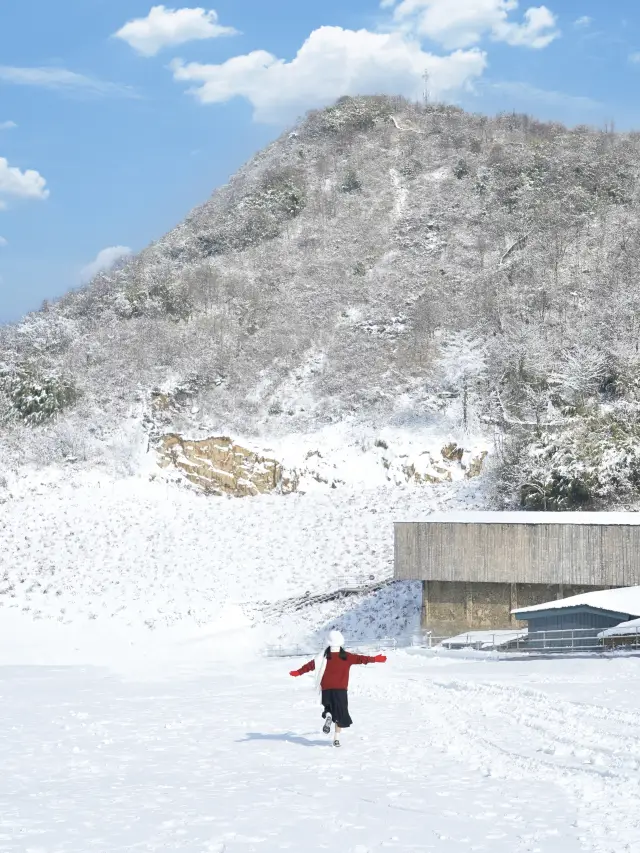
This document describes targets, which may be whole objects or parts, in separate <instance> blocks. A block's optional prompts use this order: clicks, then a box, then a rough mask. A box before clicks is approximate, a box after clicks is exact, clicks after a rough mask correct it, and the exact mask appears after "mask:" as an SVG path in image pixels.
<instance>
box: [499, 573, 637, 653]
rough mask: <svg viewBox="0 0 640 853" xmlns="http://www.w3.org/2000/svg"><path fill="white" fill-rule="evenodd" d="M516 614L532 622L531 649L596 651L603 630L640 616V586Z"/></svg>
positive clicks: (514, 612)
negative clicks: (588, 649) (569, 648)
mask: <svg viewBox="0 0 640 853" xmlns="http://www.w3.org/2000/svg"><path fill="white" fill-rule="evenodd" d="M513 615H514V616H515V618H516V619H517V620H519V621H525V620H526V621H527V623H528V627H529V635H528V641H527V645H528V646H529V648H541V647H544V648H567V647H568V646H571V647H573V648H594V647H597V646H598V645H599V643H598V636H599V634H600V633H601V632H602V631H605V630H606V629H608V628H613V627H614V626H616V625H619V624H620V623H621V622H626V621H628V620H630V619H633V618H634V617H635V616H638V615H640V586H636V587H627V588H623V589H605V590H598V591H596V592H587V593H584V594H583V595H573V596H570V597H569V598H563V599H559V600H557V601H550V602H547V603H544V604H537V605H535V606H533V607H522V608H518V609H516V610H514V611H513Z"/></svg>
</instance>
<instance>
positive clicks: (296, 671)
mask: <svg viewBox="0 0 640 853" xmlns="http://www.w3.org/2000/svg"><path fill="white" fill-rule="evenodd" d="M315 668H316V662H315V660H310V661H309V663H305V665H304V666H301V667H300V669H294V670H293V672H290V673H289V675H292V676H293V677H294V678H297V677H298V676H299V675H304V674H305V672H313V670H314V669H315Z"/></svg>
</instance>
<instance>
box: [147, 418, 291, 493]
mask: <svg viewBox="0 0 640 853" xmlns="http://www.w3.org/2000/svg"><path fill="white" fill-rule="evenodd" d="M158 453H159V456H160V460H159V464H160V467H162V468H168V467H169V466H174V467H175V468H176V469H178V470H179V471H182V472H183V473H184V475H185V476H186V478H187V479H188V480H189V481H190V482H191V483H193V484H194V485H196V486H198V487H199V488H201V489H202V490H203V491H205V492H206V493H208V494H212V495H234V496H235V497H246V496H247V495H258V494H266V493H268V492H273V491H276V490H277V491H281V492H283V493H288V492H293V491H295V490H296V483H295V481H294V480H292V479H289V478H287V477H285V476H283V470H282V466H281V465H280V464H279V463H278V462H277V461H276V460H275V459H267V458H265V457H264V456H260V455H259V454H257V453H254V452H253V451H252V450H247V448H245V447H241V446H240V445H238V444H234V443H233V441H232V439H230V438H226V437H224V436H223V437H215V438H206V439H203V440H202V441H190V440H188V439H185V438H182V437H181V436H179V435H175V434H171V435H165V436H163V438H162V439H161V440H160V444H159V447H158Z"/></svg>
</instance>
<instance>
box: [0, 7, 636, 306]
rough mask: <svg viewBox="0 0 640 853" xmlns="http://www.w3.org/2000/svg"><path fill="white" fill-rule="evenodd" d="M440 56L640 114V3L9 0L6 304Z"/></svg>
mask: <svg viewBox="0 0 640 853" xmlns="http://www.w3.org/2000/svg"><path fill="white" fill-rule="evenodd" d="M152 9H153V11H152ZM636 54H637V55H636ZM425 69H428V70H429V75H430V84H429V85H430V88H431V89H432V90H433V92H432V94H433V95H434V96H436V95H437V96H439V97H442V98H444V99H446V100H450V101H455V102H456V103H459V104H461V105H462V106H464V107H466V108H469V109H472V110H476V111H482V112H488V113H493V112H496V111H499V110H505V109H508V110H510V109H515V110H518V111H526V112H530V113H532V114H535V115H538V116H540V117H544V118H553V119H559V120H563V121H566V122H568V123H580V122H585V123H592V124H596V125H602V124H603V123H604V122H605V121H610V120H614V121H615V123H616V126H617V127H618V128H620V129H624V128H629V127H640V107H638V106H637V96H636V93H637V91H638V84H639V83H640V8H639V7H638V6H637V0H617V2H615V3H612V4H603V3H602V0H548V2H547V4H546V5H541V4H538V3H536V2H533V3H528V2H526V0H524V2H523V0H521V2H520V3H519V4H518V3H516V2H515V0H384V2H382V4H381V3H380V0H349V2H345V0H323V2H316V0H304V2H301V0H271V2H269V3H267V2H265V0H217V2H215V3H214V5H212V6H209V5H208V4H205V7H204V8H199V4H197V3H194V4H189V3H188V2H186V3H184V4H181V3H178V2H168V3H167V4H166V5H165V6H156V7H154V5H153V2H149V0H146V2H145V1H144V0H60V2H58V3H51V2H50V0H20V2H19V3H18V2H15V0H0V322H6V321H11V320H15V319H18V318H19V317H20V316H21V315H22V314H24V313H25V312H27V311H29V310H33V309H35V308H38V307H39V306H40V304H41V302H42V300H43V299H45V298H47V299H51V298H55V297H56V296H58V295H60V294H62V293H64V292H65V291H66V290H68V289H69V288H72V287H77V286H79V284H80V283H81V282H82V280H83V276H84V277H85V278H86V276H87V275H88V272H87V268H91V265H92V263H93V264H94V266H93V268H94V269H95V268H96V264H95V263H94V262H95V261H96V259H97V258H98V256H100V262H99V263H98V264H97V266H99V265H100V263H104V264H106V263H107V262H108V261H109V260H113V258H114V257H117V255H118V253H119V252H121V251H123V250H124V248H125V247H126V248H130V249H131V250H133V251H137V250H139V249H141V248H143V247H144V246H145V245H146V244H147V243H149V242H150V241H152V240H153V239H156V238H158V237H160V236H161V235H162V234H163V233H164V232H165V231H167V230H168V229H169V228H171V227H173V226H174V225H175V224H177V223H178V222H179V221H180V220H181V219H182V218H183V217H184V216H185V215H186V214H187V212H188V211H189V210H190V209H191V208H192V207H193V206H194V205H196V204H198V203H199V202H202V201H204V200H205V199H206V198H207V197H208V196H209V194H210V193H211V192H212V190H213V189H214V188H215V187H216V186H218V185H220V184H222V183H224V182H225V181H226V180H227V178H228V177H229V176H230V175H231V174H233V172H234V171H236V169H238V168H239V167H240V166H241V165H242V164H243V163H244V162H245V161H246V160H247V159H248V158H249V157H250V156H251V155H252V154H253V153H254V152H255V151H257V150H259V149H260V148H262V147H263V146H264V145H265V144H266V143H267V142H268V141H269V140H271V139H272V138H274V137H275V136H277V135H278V134H279V133H280V131H281V130H282V128H283V127H285V126H287V125H288V124H289V123H291V122H293V121H294V120H295V117H296V116H297V115H299V114H300V113H302V112H303V111H304V110H305V109H307V108H311V107H315V106H319V105H322V104H325V103H329V102H331V101H332V100H334V99H335V98H336V97H339V96H340V95H341V94H355V93H357V92H362V93H365V94H366V93H371V92H376V91H382V90H385V89H386V90H387V91H389V92H393V91H398V92H402V93H403V94H407V95H415V96H416V97H418V96H419V95H420V92H421V90H422V87H423V83H422V80H421V75H422V72H423V71H424V70H425ZM83 270H85V272H83Z"/></svg>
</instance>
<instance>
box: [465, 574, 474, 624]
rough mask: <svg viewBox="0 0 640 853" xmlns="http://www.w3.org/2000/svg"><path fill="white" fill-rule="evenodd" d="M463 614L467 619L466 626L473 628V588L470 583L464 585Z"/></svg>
mask: <svg viewBox="0 0 640 853" xmlns="http://www.w3.org/2000/svg"><path fill="white" fill-rule="evenodd" d="M465 599H466V600H465V613H466V617H467V626H468V627H469V628H471V627H472V626H473V586H472V584H471V583H466V584H465Z"/></svg>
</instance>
